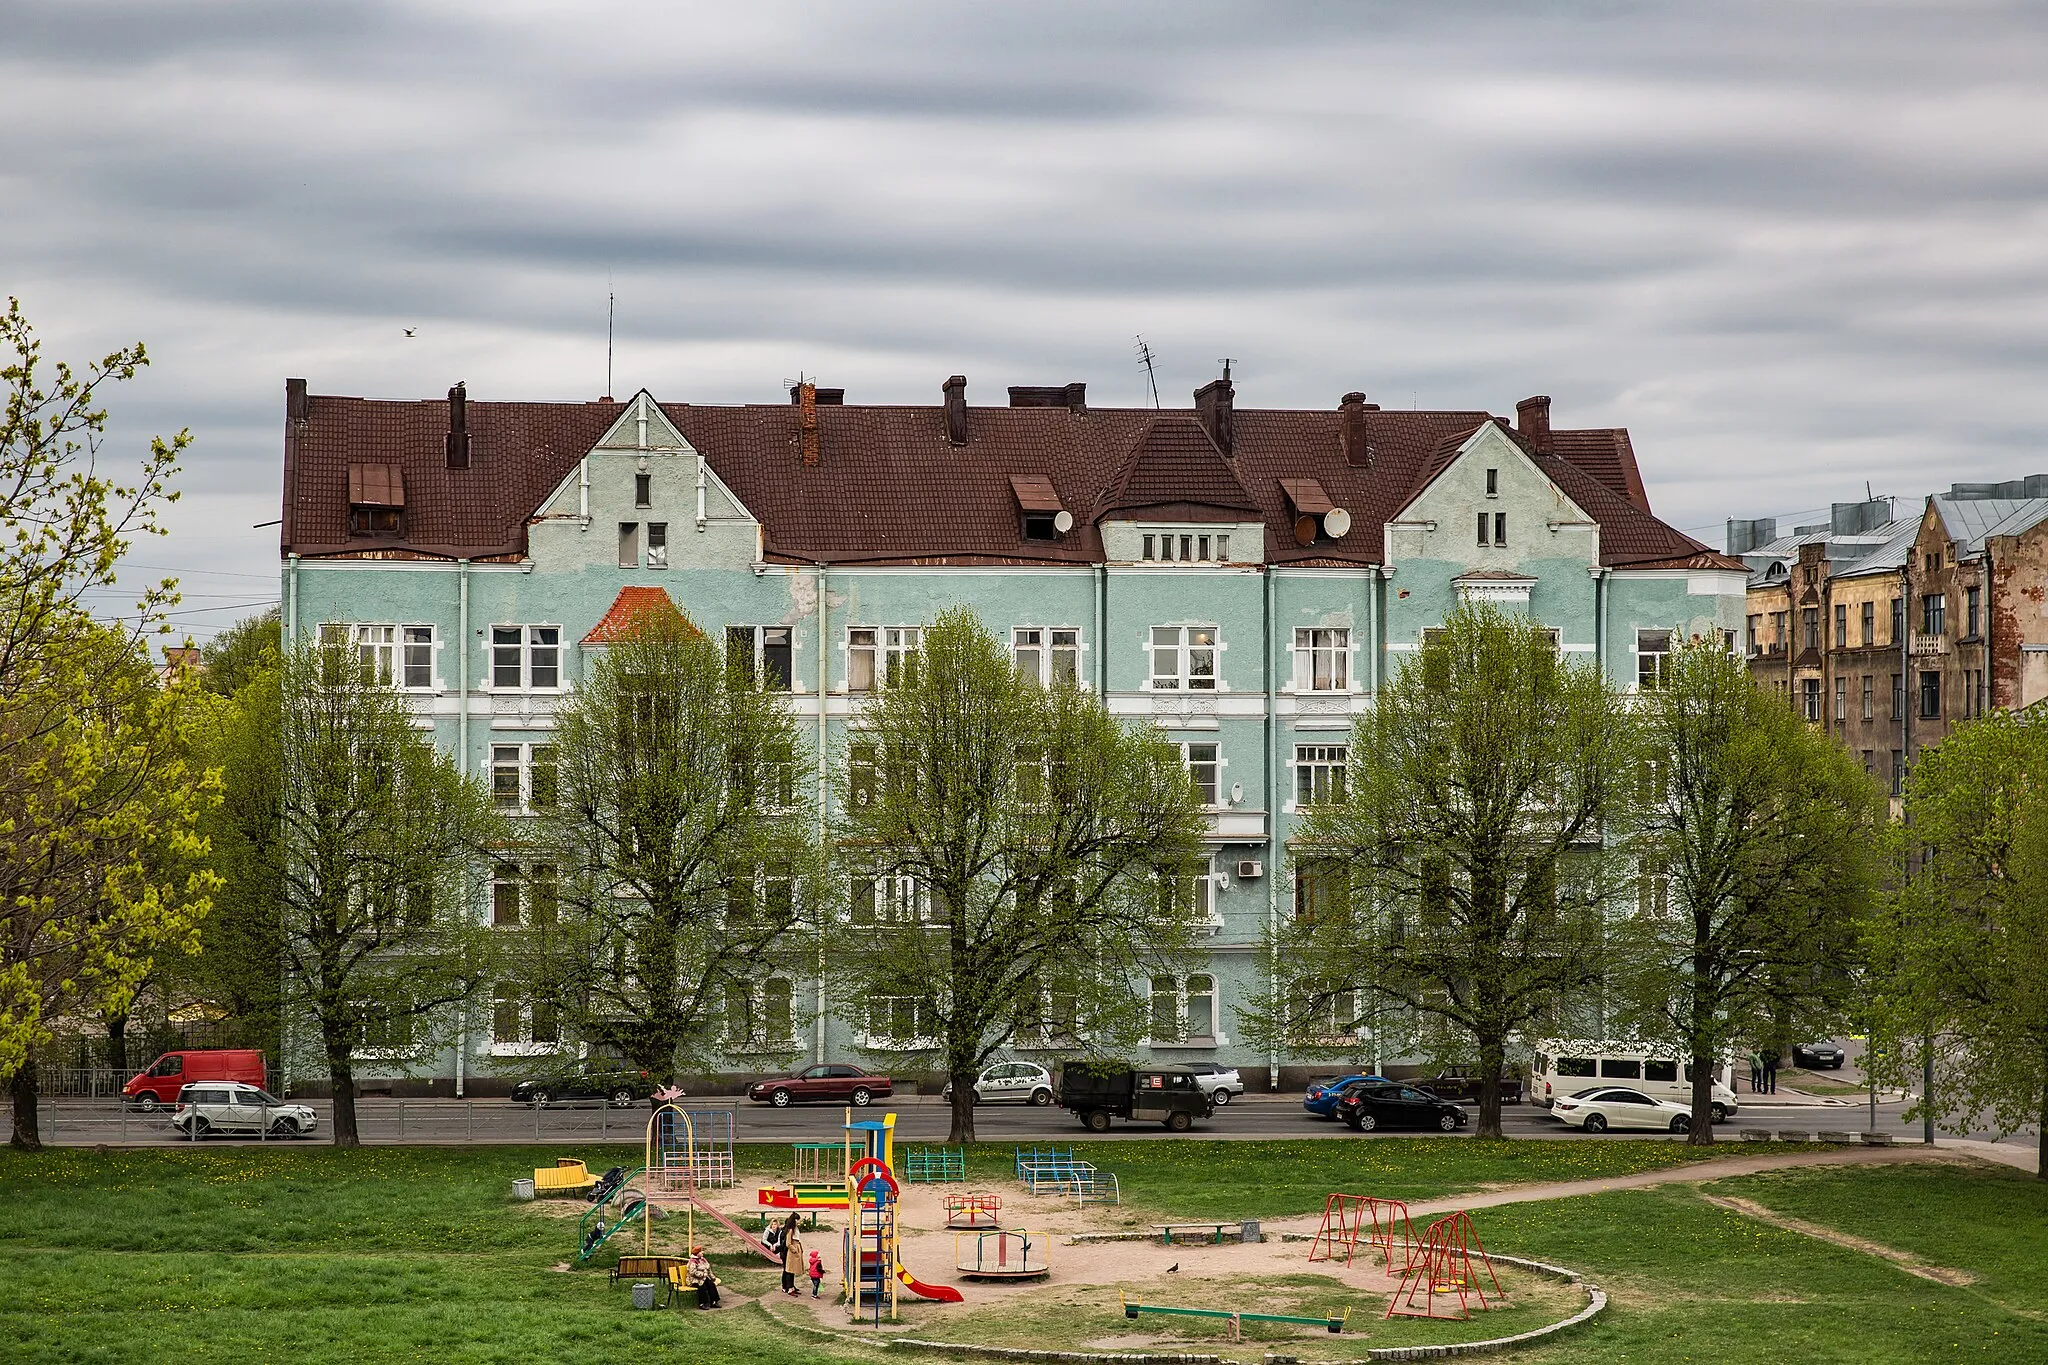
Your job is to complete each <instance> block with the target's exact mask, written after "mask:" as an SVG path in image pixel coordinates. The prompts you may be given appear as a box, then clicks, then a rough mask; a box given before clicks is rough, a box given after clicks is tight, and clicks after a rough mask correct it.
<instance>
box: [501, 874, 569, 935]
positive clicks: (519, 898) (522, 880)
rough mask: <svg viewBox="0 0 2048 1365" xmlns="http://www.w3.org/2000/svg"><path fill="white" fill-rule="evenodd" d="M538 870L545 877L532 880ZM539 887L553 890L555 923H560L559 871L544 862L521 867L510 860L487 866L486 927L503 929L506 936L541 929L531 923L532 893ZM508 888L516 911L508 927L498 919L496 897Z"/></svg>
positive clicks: (532, 910) (533, 917) (507, 924)
mask: <svg viewBox="0 0 2048 1365" xmlns="http://www.w3.org/2000/svg"><path fill="white" fill-rule="evenodd" d="M541 869H546V875H545V876H536V875H535V874H536V873H537V872H539V871H540V870H541ZM543 885H545V886H550V887H553V888H554V902H555V922H556V923H560V921H561V915H562V875H561V869H560V868H558V867H557V866H556V865H555V864H553V863H551V862H546V861H540V862H527V863H521V862H516V861H514V860H513V859H511V858H499V859H496V860H494V861H493V862H492V864H491V900H490V909H489V910H488V912H487V915H488V918H486V919H485V921H484V923H485V924H486V926H488V927H489V928H492V929H503V930H505V931H507V932H510V931H512V930H519V929H537V928H540V927H541V926H540V925H539V924H538V923H537V922H536V921H535V915H534V896H533V891H534V888H535V887H537V886H543ZM508 888H509V889H510V891H511V893H512V899H513V901H514V903H515V907H516V909H515V918H514V919H513V920H512V921H510V922H509V923H508V922H504V921H501V920H500V919H499V918H498V899H499V893H500V891H501V890H504V889H508Z"/></svg>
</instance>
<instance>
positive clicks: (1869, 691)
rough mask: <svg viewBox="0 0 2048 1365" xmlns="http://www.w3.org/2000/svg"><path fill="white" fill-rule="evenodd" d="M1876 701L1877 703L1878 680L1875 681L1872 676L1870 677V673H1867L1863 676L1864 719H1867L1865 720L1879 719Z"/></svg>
mask: <svg viewBox="0 0 2048 1365" xmlns="http://www.w3.org/2000/svg"><path fill="white" fill-rule="evenodd" d="M1876 701H1877V679H1875V678H1873V677H1871V676H1870V675H1869V674H1868V673H1865V674H1864V675H1863V719H1865V720H1874V719H1876V717H1877V707H1876Z"/></svg>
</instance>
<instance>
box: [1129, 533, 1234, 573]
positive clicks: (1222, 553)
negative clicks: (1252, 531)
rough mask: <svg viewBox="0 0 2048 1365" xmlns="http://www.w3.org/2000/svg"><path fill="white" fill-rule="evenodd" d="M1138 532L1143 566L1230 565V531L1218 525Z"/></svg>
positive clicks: (1139, 556) (1139, 557)
mask: <svg viewBox="0 0 2048 1365" xmlns="http://www.w3.org/2000/svg"><path fill="white" fill-rule="evenodd" d="M1138 532H1139V534H1138V559H1139V562H1140V563H1144V564H1228V563H1230V532H1228V531H1219V530H1217V529H1216V528H1215V527H1214V526H1206V527H1205V526H1142V527H1140V528H1138Z"/></svg>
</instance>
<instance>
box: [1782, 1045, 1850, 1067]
mask: <svg viewBox="0 0 2048 1365" xmlns="http://www.w3.org/2000/svg"><path fill="white" fill-rule="evenodd" d="M1847 1060H1848V1057H1847V1055H1846V1054H1844V1053H1843V1051H1842V1049H1841V1048H1839V1047H1837V1046H1836V1045H1835V1044H1833V1043H1794V1044H1792V1065H1794V1066H1803V1067H1806V1068H1807V1069H1808V1070H1815V1071H1835V1070H1839V1069H1840V1067H1841V1065H1842V1063H1843V1062H1845V1061H1847Z"/></svg>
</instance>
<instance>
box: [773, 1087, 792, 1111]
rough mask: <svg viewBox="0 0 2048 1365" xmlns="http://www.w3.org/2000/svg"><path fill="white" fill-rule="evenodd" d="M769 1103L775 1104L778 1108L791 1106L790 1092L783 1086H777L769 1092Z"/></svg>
mask: <svg viewBox="0 0 2048 1365" xmlns="http://www.w3.org/2000/svg"><path fill="white" fill-rule="evenodd" d="M768 1103H770V1104H772V1105H774V1106H775V1107H776V1108H777V1109H787V1108H789V1092H788V1091H787V1090H784V1089H783V1088H782V1087H781V1086H777V1087H776V1088H775V1089H773V1090H771V1091H769V1092H768Z"/></svg>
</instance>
